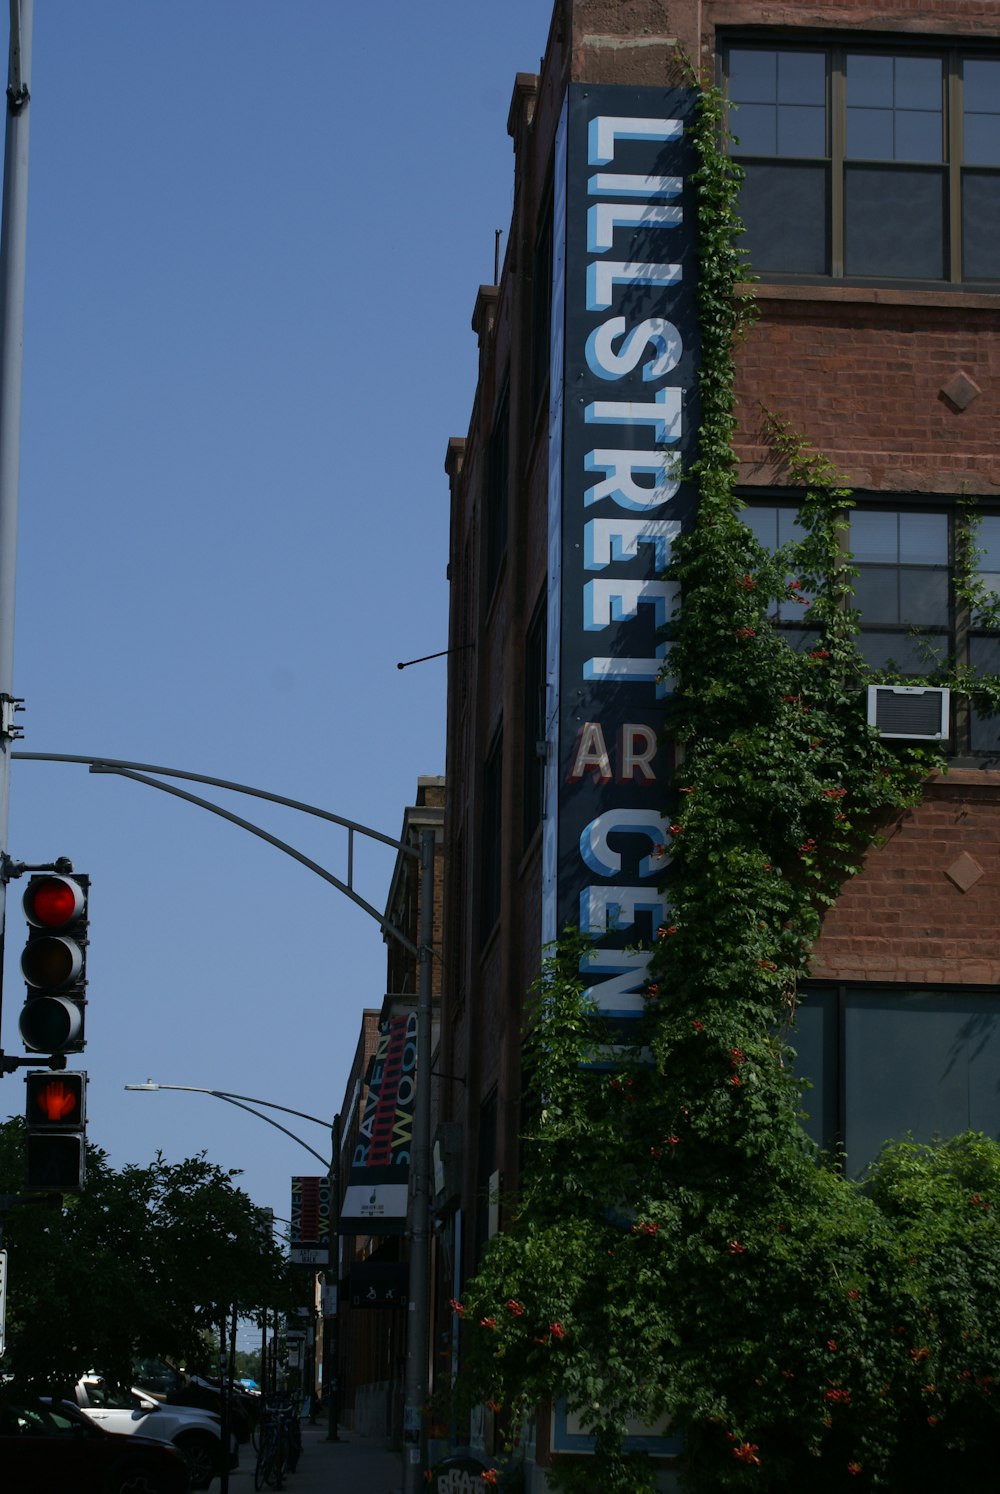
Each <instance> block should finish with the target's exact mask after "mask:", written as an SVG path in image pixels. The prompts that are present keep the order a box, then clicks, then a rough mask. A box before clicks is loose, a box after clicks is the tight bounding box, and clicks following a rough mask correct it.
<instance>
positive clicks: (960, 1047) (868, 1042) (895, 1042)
mask: <svg viewBox="0 0 1000 1494" xmlns="http://www.w3.org/2000/svg"><path fill="white" fill-rule="evenodd" d="M998 1068H1000V998H998V997H997V996H996V995H994V994H992V993H991V994H989V995H979V994H978V993H972V992H970V993H969V994H966V993H964V992H962V993H959V994H953V993H950V992H948V993H938V992H930V991H908V990H906V989H905V988H904V989H903V990H902V991H899V992H897V991H891V992H890V991H881V992H867V991H864V990H863V989H862V990H857V989H855V990H853V991H851V992H850V993H849V997H848V1005H847V1010H846V1012H845V1017H844V1069H845V1072H844V1075H843V1086H844V1108H845V1117H846V1127H847V1134H846V1137H845V1144H846V1148H847V1154H848V1170H849V1172H850V1174H851V1176H852V1177H856V1176H857V1175H858V1173H859V1172H860V1171H861V1170H862V1168H863V1167H864V1166H865V1164H866V1163H868V1162H871V1161H873V1160H874V1158H875V1157H876V1156H877V1155H878V1152H879V1150H880V1149H881V1147H882V1144H883V1143H884V1142H885V1141H887V1140H889V1139H890V1138H891V1137H900V1136H905V1135H906V1133H907V1132H912V1133H913V1136H914V1139H915V1140H916V1141H921V1142H927V1141H930V1140H931V1139H932V1138H933V1137H935V1136H954V1135H956V1134H957V1133H958V1132H960V1131H967V1130H973V1131H985V1132H986V1133H987V1134H988V1135H990V1136H996V1135H998V1134H1000V1088H998V1086H997V1081H996V1075H997V1072H998Z"/></svg>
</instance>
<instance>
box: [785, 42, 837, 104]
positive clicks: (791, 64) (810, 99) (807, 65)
mask: <svg viewBox="0 0 1000 1494" xmlns="http://www.w3.org/2000/svg"><path fill="white" fill-rule="evenodd" d="M778 102H779V103H781V104H818V105H820V107H821V108H822V107H824V106H825V104H826V53H825V52H779V53H778Z"/></svg>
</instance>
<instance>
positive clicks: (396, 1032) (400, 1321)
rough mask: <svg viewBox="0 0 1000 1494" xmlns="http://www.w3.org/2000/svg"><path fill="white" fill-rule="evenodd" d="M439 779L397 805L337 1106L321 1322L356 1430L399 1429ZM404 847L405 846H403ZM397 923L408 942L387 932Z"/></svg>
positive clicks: (421, 781)
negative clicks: (377, 974) (379, 987)
mask: <svg viewBox="0 0 1000 1494" xmlns="http://www.w3.org/2000/svg"><path fill="white" fill-rule="evenodd" d="M444 792H445V786H444V779H443V778H441V777H437V776H421V777H419V778H418V779H417V792H416V797H415V801H414V803H413V804H411V805H408V806H407V808H406V810H405V811H404V814H403V825H402V829H401V831H400V834H399V842H398V843H399V846H400V847H401V849H399V850H398V851H397V855H396V860H395V863H394V866H393V871H392V876H391V878H390V883H389V891H388V894H387V897H386V903H385V919H386V924H387V925H388V928H387V929H386V930H385V933H384V937H385V941H386V985H385V994H384V995H383V996H382V999H381V1002H380V1005H379V1006H378V1007H373V1008H369V1009H367V1010H366V1011H365V1012H364V1013H363V1015H362V1022H361V1031H360V1034H359V1036H358V1043H357V1048H356V1050H355V1056H354V1061H353V1063H352V1065H351V1071H350V1075H349V1077H348V1081H347V1087H346V1089H345V1092H344V1096H343V1099H342V1101H341V1104H340V1107H339V1112H338V1113H339V1116H340V1156H339V1177H338V1179H337V1183H338V1186H337V1194H338V1221H337V1252H338V1269H337V1286H338V1291H337V1300H336V1316H335V1319H332V1320H328V1334H329V1337H330V1339H331V1340H332V1342H330V1343H329V1356H330V1362H331V1363H333V1364H335V1365H336V1371H335V1373H336V1378H337V1383H338V1387H339V1410H340V1419H341V1421H342V1422H343V1423H344V1424H345V1425H346V1426H349V1427H350V1428H351V1429H352V1430H353V1431H355V1432H360V1433H362V1434H363V1435H371V1436H396V1437H399V1436H400V1434H401V1430H402V1420H403V1381H404V1368H405V1362H406V1331H407V1327H406V1325H407V1290H408V1251H407V1240H406V1231H407V1226H408V1207H407V1194H408V1187H409V1172H410V1153H411V1138H412V1130H413V1110H414V1101H415V1085H414V1078H415V1069H416V1040H415V1031H416V1008H417V986H418V981H419V971H418V961H417V958H416V956H415V954H414V953H413V950H414V948H415V947H416V946H417V944H418V941H419V938H420V933H419V931H420V928H421V902H420V895H421V886H420V863H419V859H418V854H417V853H418V851H419V846H420V839H421V834H422V833H423V832H424V831H426V830H431V831H433V833H434V837H435V862H434V876H433V902H434V918H433V929H434V937H433V949H434V950H435V952H436V956H437V957H436V959H435V961H434V964H433V967H432V979H431V989H432V1003H433V1007H434V1010H435V1014H436V1011H437V1007H438V1004H439V1001H440V991H441V970H442V968H443V966H442V960H441V947H442V946H441V912H442V889H443V875H444V873H443V868H444V843H443V842H444V836H443V822H444ZM403 848H405V849H403ZM390 930H397V931H398V932H399V933H401V934H402V935H403V936H404V938H405V939H406V940H408V941H409V945H407V944H404V943H403V942H402V941H401V940H400V939H399V938H397V937H395V935H394V934H393V933H392V932H390Z"/></svg>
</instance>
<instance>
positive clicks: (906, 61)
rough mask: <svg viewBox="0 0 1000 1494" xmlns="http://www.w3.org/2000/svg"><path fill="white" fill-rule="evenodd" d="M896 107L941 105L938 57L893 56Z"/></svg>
mask: <svg viewBox="0 0 1000 1494" xmlns="http://www.w3.org/2000/svg"><path fill="white" fill-rule="evenodd" d="M893 64H894V73H895V80H896V89H895V98H894V100H893V102H894V104H895V106H896V108H897V109H933V110H936V112H937V113H938V114H940V112H941V107H942V94H941V82H942V66H943V64H942V62H941V59H940V57H895V58H893Z"/></svg>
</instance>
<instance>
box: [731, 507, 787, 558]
mask: <svg viewBox="0 0 1000 1494" xmlns="http://www.w3.org/2000/svg"><path fill="white" fill-rule="evenodd" d="M740 517H741V518H742V520H743V522H744V524H745V525H746V526H747V528H748V529H750V530H751V531H752V532H753V534H754V536H755V537H756V539H757V541H758V543H759V544H761V545H763V546H764V549H765V550H771V551H774V550H776V549H777V548H778V510H777V509H776V508H758V507H757V506H756V505H755V506H754V507H753V508H745V509H744V510H743V513H742V514H741V515H740Z"/></svg>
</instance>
